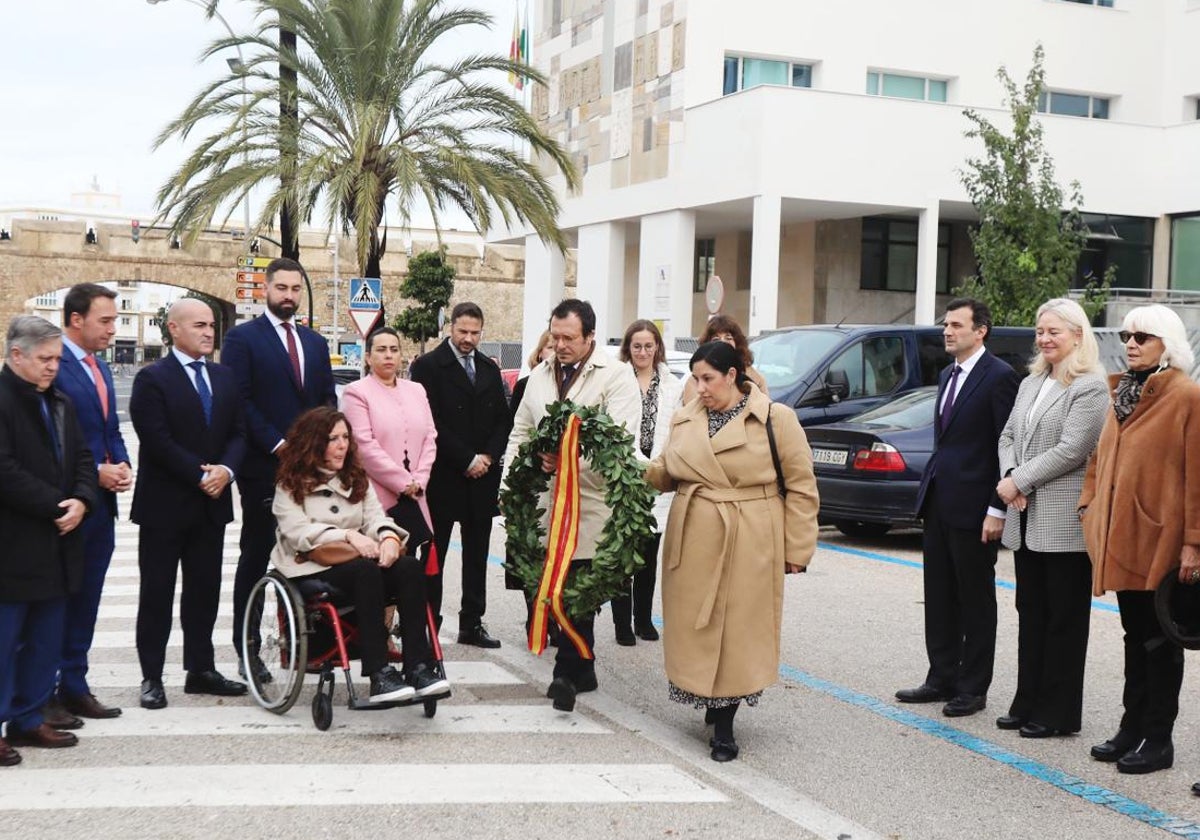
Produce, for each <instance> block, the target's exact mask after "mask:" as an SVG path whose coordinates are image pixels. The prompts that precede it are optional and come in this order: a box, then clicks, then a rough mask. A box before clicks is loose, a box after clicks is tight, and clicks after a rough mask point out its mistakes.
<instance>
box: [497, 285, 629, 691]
mask: <svg viewBox="0 0 1200 840" xmlns="http://www.w3.org/2000/svg"><path fill="white" fill-rule="evenodd" d="M595 332H596V312H595V310H593V309H592V305H591V304H590V303H588V302H587V301H583V300H576V299H574V298H570V299H567V300H564V301H562V302H561V303H559V304H558V306H556V307H554V310H553V311H552V312H551V313H550V346H551V347H552V348H553V350H554V358H553V359H550V360H548V361H545V362H542V363H541V364H539V365H538V366H537V367H536V368H534V369H533V370H532V371H530V374H529V379H528V382H527V384H526V387H525V395H524V396H523V397H522V399H521V404H520V405H519V406H518V407H517V411H516V415H515V416H514V418H513V429H512V434H511V435H510V436H509V438H508V448H507V450H506V451H505V453H504V484H505V485H506V486H507V484H508V473H509V471H510V469H511V468H512V465H513V464H514V463H515V461H516V456H517V450H518V449H519V448H520V446H521V444H522V443H524V442H525V441H526V440H528V439H529V437H530V436H531V435H532V434H533V433H534V432H535V431H536V430H537V427H538V423H540V422H541V420H542V418H543V417H545V416H546V408H547V406H549V405H551V404H554V403H557V402H559V401H560V400H570V401H571V402H573V403H575V404H576V405H578V406H596V407H599V408H601V409H602V410H603V411H604V412H605V413H607V414H608V416H609V417H611V418H612V420H613V422H615V423H618V424H620V425H622V426H623V427H624V428H625V430H626V431H628V432H630V433H631V434H632V435H634V438H636V435H637V430H638V424H639V422H640V420H641V405H642V399H641V391H640V390H639V388H638V385H637V380H635V379H634V376H633V370H632V368H630V367H629V365H624V364H621V363H620V362H618V361H617V360H616V359H614V358H610V357H609V356H608V355H607V354H606V353H604V352H603V351H600V352H596V337H595ZM629 446H630V451H631V453H632V452H633V449H634V446H633V443H632V439H631V442H630V444H629ZM634 454H636V453H634ZM539 457H540V458H541V461H542V470H543V471H544V472H547V473H554V472H556V471H557V469H558V455H557V454H552V453H542V454H541V455H540V456H539ZM578 483H579V537H578V540H579V541H578V546H577V548H576V551H575V557H574V559H573V561H572V563H571V570H570V573H569V575H568V577H567V580H566V588H568V589H569V588H570V587H571V586H572V582H573V580H574V578H575V577H576V575H578V574H579V572H580V570H581V569H584V568H586V567H587V565H588V564H590V563H591V558H592V557H593V556H594V555H595V550H596V543H597V541H598V540H599V539H600V535H601V531H602V529H603V528H604V523H605V522H607V521H608V519H609V517H610V516H612V511H611V510H610V509H609V507H608V505H607V504H605V501H604V498H605V491H606V485H605V480H604V478H603V477H602V476H600V475H599V474H598V473H597V472H596V471H595V470H593V469H592V467H591V465H590V464H589V463H588V462H587V460H586V459H582V458H581V459H580V464H579V482H578ZM593 620H594V615H587V616H578V617H576V618H575V620H574V626H575V629H576V630H577V631H578V633H579V635H580V636H581V637H582V639H583V641H584V642H586V647H587V649H588V650H589V651H590V650H591V649H592V648H593V645H594V643H595V635H594V633H593V629H592V625H593ZM596 687H597V682H596V661H595V658H594V657H593V658H591V659H587V658H585V657H584V656H583V655H582V654H581V653H580V652H579V650H578V649H577V648H576V646H575V645H573V644H571V643H570V642H568V641H567V639H565V638H563V639H562V640H561V641H560V642H559V645H558V653H557V654H556V656H555V659H554V680H553V682H551V683H550V690H549V691H548V693H547V696H549V697H550V698H551V699H552V700H553V701H554V708H556V709H559V710H560V711H564V712H569V711H572V710H573V709H574V708H575V695H576V693H578V692H580V691H595V690H596Z"/></svg>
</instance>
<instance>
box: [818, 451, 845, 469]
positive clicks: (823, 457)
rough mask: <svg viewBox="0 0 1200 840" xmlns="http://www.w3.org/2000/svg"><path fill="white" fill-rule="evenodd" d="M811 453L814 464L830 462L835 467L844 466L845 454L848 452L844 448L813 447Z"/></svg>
mask: <svg viewBox="0 0 1200 840" xmlns="http://www.w3.org/2000/svg"><path fill="white" fill-rule="evenodd" d="M812 454H813V463H814V464H832V465H834V466H836V467H844V466H845V465H846V456H847V455H848V454H849V453H847V452H846V451H845V450H844V449H814V450H813V451H812Z"/></svg>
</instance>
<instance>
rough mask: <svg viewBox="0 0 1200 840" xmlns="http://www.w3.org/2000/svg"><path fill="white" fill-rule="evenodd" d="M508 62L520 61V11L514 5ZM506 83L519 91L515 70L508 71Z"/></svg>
mask: <svg viewBox="0 0 1200 840" xmlns="http://www.w3.org/2000/svg"><path fill="white" fill-rule="evenodd" d="M508 60H509V61H511V62H513V63H514V64H516V63H517V62H519V61H520V60H521V9H520V7H519V6H516V5H515V4H514V6H513V34H512V43H511V44H509V46H508ZM508 83H509V84H510V85H516V88H517V90H520V89H521V76H520V74H518V73H517V72H516V70H509V71H508Z"/></svg>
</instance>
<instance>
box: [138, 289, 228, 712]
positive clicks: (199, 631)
mask: <svg viewBox="0 0 1200 840" xmlns="http://www.w3.org/2000/svg"><path fill="white" fill-rule="evenodd" d="M167 329H168V331H169V332H170V334H171V343H172V347H171V352H170V353H168V354H167V355H166V356H165V357H163V358H162V359H160V360H159V361H157V362H155V363H154V364H152V365H150V367H148V368H145V369H143V370H142V371H141V373H139V374H138V375H137V378H136V379H134V380H133V393H132V394H131V395H130V397H129V416H130V419H132V420H133V427H134V429H136V430H137V434H138V439H139V441H140V442H141V452H140V454H139V459H138V480H137V488H136V489H135V490H134V492H133V521H134V522H136V523H137V524H138V525H139V526H140V528H139V530H138V569H139V571H140V572H141V586H140V589H139V593H138V616H137V651H138V660H139V661H140V662H141V665H142V697H141V704H142V708H145V709H161V708H163V707H164V706H166V705H167V695H166V692H165V691H164V690H163V684H162V673H163V664H164V661H165V660H166V652H167V639H168V638H169V636H170V635H171V607H172V605H173V604H174V601H175V573H176V570H177V569H178V568H180V567H181V566H182V568H183V591H182V593H181V595H180V599H179V615H180V619H181V623H182V624H183V667H184V668H185V669H186V670H187V680H186V681H185V683H184V688H183V690H184V692H186V693H187V694H216V695H220V696H226V697H234V696H237V695H240V694H245V693H246V686H245V685H244V684H242V683H240V682H234V681H233V680H228V679H226V678H225V677H224V676H222V675H221V674H220V673H218V672H217V670H216V668H215V667H214V660H213V643H212V633H213V626H214V625H215V624H216V620H217V605H218V602H219V600H220V595H221V554H222V549H223V547H224V543H225V525H226V524H227V523H229V522H230V521H232V519H233V494H232V492H231V490H230V487H229V485H230V483H231V482H232V481H233V479H234V475H235V473H236V471H237V470H238V468H239V467H240V466H241V464H242V457H243V455H244V454H245V451H246V441H245V429H244V426H243V423H242V404H241V399H240V397H239V395H238V387H237V381H236V380H235V378H234V375H233V371H231V370H229V369H228V368H227V367H225V366H224V365H218V364H213V363H212V362H205V361H204V357H205V356H206V355H208V354H209V353H211V352H212V349H213V337H214V335H215V333H216V323H215V321H214V319H213V313H212V309H210V308H209V306H208V304H206V303H204V302H203V301H200V300H197V299H195V298H183V299H181V300H178V301H176V302H175V303H174V305H172V306H171V310H170V312H169V313H168V315H167Z"/></svg>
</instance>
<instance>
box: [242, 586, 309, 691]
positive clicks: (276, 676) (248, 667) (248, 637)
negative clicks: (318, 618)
mask: <svg viewBox="0 0 1200 840" xmlns="http://www.w3.org/2000/svg"><path fill="white" fill-rule="evenodd" d="M242 651H243V656H244V657H246V658H247V659H249V658H250V657H251V656H253V655H254V654H257V656H258V659H259V662H260V663H261V665H260V664H258V663H254V662H253V660H251V661H249V662H243V669H244V670H245V672H246V676H247V678H248V682H249V683H250V693H251V694H252V695H254V699H255V700H256V701H257V702H258V704H259V705H260V706H262V707H263V708H264V709H266V710H267V711H269V712H274V713H275V714H277V715H282V714H283V713H285V712H286V711H288V709H290V708H292V706H293V705H295V703H296V699H297V698H298V697H299V696H300V690H301V689H302V688H303V687H304V674H305V668H306V666H307V664H308V633H307V627H306V620H305V616H304V605H303V604H301V602H300V597H299V595H298V594H297V593H296V590H295V589H294V588H292V586H291V584H289V583H288V581H287V578H285V577H283V576H282V575H280V574H279V573H278V572H275V571H270V572H267V574H266V575H265V576H263V577H262V578H260V579H259V581H258V583H256V584H254V588H253V589H252V590H250V598H249V600H248V602H247V604H246V619H245V622H244V623H243V624H242Z"/></svg>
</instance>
